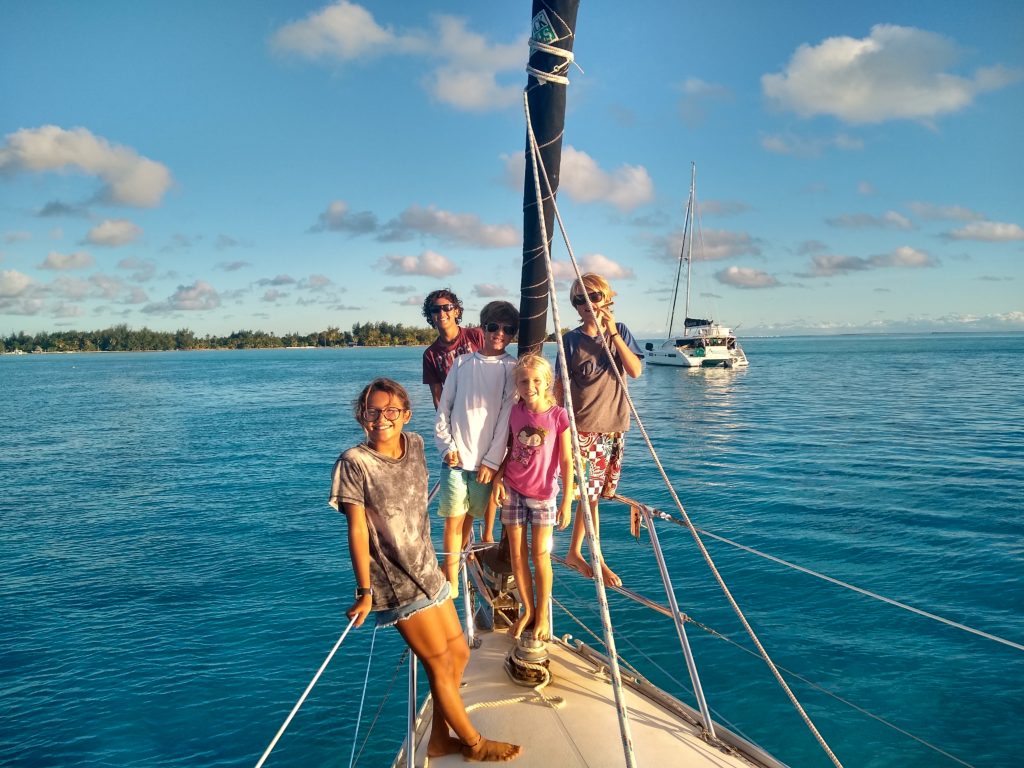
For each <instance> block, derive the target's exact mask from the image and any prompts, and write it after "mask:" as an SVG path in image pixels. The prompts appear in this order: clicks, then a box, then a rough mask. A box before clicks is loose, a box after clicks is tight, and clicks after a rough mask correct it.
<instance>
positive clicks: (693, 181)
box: [683, 163, 697, 335]
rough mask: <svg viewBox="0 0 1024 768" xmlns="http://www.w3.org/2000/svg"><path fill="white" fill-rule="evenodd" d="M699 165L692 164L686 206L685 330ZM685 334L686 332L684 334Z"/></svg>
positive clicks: (688, 303) (688, 315) (688, 312)
mask: <svg viewBox="0 0 1024 768" xmlns="http://www.w3.org/2000/svg"><path fill="white" fill-rule="evenodd" d="M696 208H697V164H696V163H690V201H689V202H688V203H687V204H686V209H687V210H688V211H689V214H688V216H687V227H688V229H689V237H686V238H685V242H684V245H685V246H686V304H685V305H684V310H683V328H684V329H685V328H686V321H687V320H688V319H689V317H690V273H691V272H693V230H694V226H693V217H694V216H695V215H696V213H697V211H696ZM683 335H686V334H685V330H684V332H683Z"/></svg>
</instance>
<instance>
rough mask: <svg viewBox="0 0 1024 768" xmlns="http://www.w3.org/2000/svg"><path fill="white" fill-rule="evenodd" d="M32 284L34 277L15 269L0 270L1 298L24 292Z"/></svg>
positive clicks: (12, 296)
mask: <svg viewBox="0 0 1024 768" xmlns="http://www.w3.org/2000/svg"><path fill="white" fill-rule="evenodd" d="M30 285H32V278H31V277H29V276H28V275H26V274H23V273H21V272H18V271H17V270H14V269H5V270H4V271H2V272H0V298H3V299H9V298H14V297H15V296H20V295H21V294H23V293H24V292H25V291H26V290H27V289H28V287H29V286H30Z"/></svg>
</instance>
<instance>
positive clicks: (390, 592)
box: [329, 378, 521, 761]
mask: <svg viewBox="0 0 1024 768" xmlns="http://www.w3.org/2000/svg"><path fill="white" fill-rule="evenodd" d="M353 411H354V414H355V417H356V421H358V422H359V424H360V425H361V426H362V427H363V429H364V430H365V432H366V442H365V443H360V444H359V445H357V446H355V447H354V448H350V449H349V450H347V451H345V452H344V453H343V454H342V455H341V456H340V457H339V459H338V460H337V462H335V464H334V472H333V478H332V484H331V496H330V499H329V503H330V505H331V506H332V507H334V508H335V509H338V510H339V511H341V512H343V513H344V514H345V517H346V518H347V520H348V549H349V554H350V556H351V558H352V570H353V571H355V577H356V586H357V588H356V602H355V603H354V604H353V605H352V607H351V608H349V609H348V617H349V618H350V619H355V625H356V626H357V627H358V626H362V624H363V622H364V621H365V620H366V617H367V616H368V615H369V613H370V612H371V611H374V612H376V614H377V615H376V619H377V625H378V626H390V625H394V626H395V627H396V628H397V629H398V632H399V634H401V635H402V638H403V639H404V640H405V642H406V643H408V645H409V647H410V648H411V649H412V651H413V653H415V654H416V656H417V657H419V659H420V662H421V663H422V664H423V666H424V667H425V668H426V670H427V678H428V679H429V681H430V693H431V696H432V698H433V702H434V718H433V723H432V726H431V731H430V741H429V742H428V744H427V754H428V755H429V756H431V757H438V756H440V755H446V754H452V753H455V752H461V753H462V754H463V755H464V756H465V757H466V758H468V759H470V760H487V761H493V760H498V761H504V760H512V759H514V758H515V757H518V756H519V753H520V751H521V747H519V746H518V745H516V744H507V743H505V742H501V741H492V740H490V739H485V738H484V737H483V734H481V733H480V732H479V731H478V730H476V728H474V727H473V724H472V723H471V722H470V720H469V715H467V714H466V707H465V704H464V703H463V701H462V697H461V696H460V695H459V686H460V685H461V684H462V673H463V670H464V669H465V668H466V662H467V661H468V660H469V646H467V645H466V638H465V637H464V636H463V634H462V627H461V626H460V624H459V616H458V614H457V613H456V612H455V605H454V604H453V603H452V601H451V598H450V597H449V587H448V582H447V581H446V580H445V578H444V574H443V573H442V572H441V569H440V568H439V567H438V564H437V555H436V553H435V552H434V546H433V544H432V543H431V541H430V518H429V517H428V516H427V464H426V460H425V459H424V457H423V438H421V437H420V436H419V435H417V434H415V433H412V432H406V433H403V432H402V429H403V428H404V427H405V425H406V424H408V423H409V419H410V418H411V417H412V410H411V409H410V408H409V394H408V393H407V392H406V391H405V388H404V387H402V385H401V384H399V383H397V382H395V381H392V380H391V379H385V378H380V379H374V380H373V381H372V382H370V383H369V384H368V385H366V387H365V388H364V389H363V391H362V393H361V394H360V395H359V397H358V398H357V399H356V401H355V403H353ZM449 727H450V728H451V729H452V730H454V731H455V734H456V736H457V738H452V736H451V734H450V732H449V730H448V729H449Z"/></svg>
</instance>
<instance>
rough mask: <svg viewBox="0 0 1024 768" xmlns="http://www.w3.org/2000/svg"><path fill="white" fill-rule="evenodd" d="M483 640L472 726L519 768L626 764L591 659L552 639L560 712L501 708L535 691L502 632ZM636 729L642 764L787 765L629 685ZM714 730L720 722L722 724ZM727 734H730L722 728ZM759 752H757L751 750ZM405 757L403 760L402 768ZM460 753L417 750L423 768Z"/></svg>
mask: <svg viewBox="0 0 1024 768" xmlns="http://www.w3.org/2000/svg"><path fill="white" fill-rule="evenodd" d="M480 637H481V639H482V641H483V642H482V645H481V646H480V647H479V648H476V649H474V650H473V653H472V658H471V659H470V663H469V667H468V668H467V670H466V675H465V685H464V687H463V689H462V697H463V699H464V700H465V702H466V707H467V709H468V710H469V712H470V718H471V719H472V720H473V723H474V725H476V727H477V728H479V729H480V731H481V732H482V733H483V734H485V735H486V736H488V737H489V738H494V739H500V740H502V741H511V742H515V743H518V744H522V745H523V754H522V756H521V757H520V758H518V759H517V760H515V761H514V763H513V764H514V765H515V766H518V767H519V768H531V767H532V766H542V767H543V768H552V766H558V767H559V768H563V767H568V766H592V767H593V768H598V767H599V766H622V765H624V764H625V757H624V755H623V750H622V742H621V739H620V732H619V722H618V716H617V715H616V710H615V697H614V693H613V691H612V686H611V683H610V678H609V676H608V675H607V674H605V673H604V672H602V671H599V670H597V669H596V668H595V665H594V664H592V663H591V662H590V661H589V660H587V659H585V658H584V657H582V656H581V655H579V654H578V653H576V652H575V650H573V649H570V648H567V647H566V646H564V645H563V644H561V643H558V642H554V643H549V644H548V652H549V654H550V658H551V666H550V670H551V674H552V677H553V680H552V682H551V684H550V685H548V686H547V687H546V688H545V689H544V693H545V695H546V696H548V697H549V698H554V697H561V698H562V699H564V700H565V704H564V705H562V706H560V707H559V708H557V709H555V708H552V707H551V706H550V705H549V704H547V703H545V702H544V701H541V700H540V699H535V700H532V701H528V702H517V703H510V704H503V705H498V706H488V704H489V703H490V702H497V701H500V700H502V699H510V698H514V697H517V696H532V695H533V691H532V690H531V689H530V688H525V687H522V686H518V685H514V684H513V683H512V682H511V681H510V680H509V678H508V676H507V675H506V674H505V670H504V662H505V656H506V655H507V654H508V651H509V648H510V647H511V640H510V639H509V638H508V635H507V634H506V633H505V632H504V631H495V632H490V633H484V634H482V635H480ZM625 696H626V706H627V707H628V708H629V719H630V725H631V728H632V737H633V750H634V754H635V755H636V763H637V765H638V766H658V767H659V768H660V766H666V765H671V766H678V767H679V768H686V767H687V766H700V767H701V768H708V767H709V766H715V767H721V768H726V767H727V766H751V765H757V766H774V767H778V766H780V765H781V764H780V763H777V762H775V761H773V760H772V759H771V758H769V757H767V756H766V755H763V754H761V755H759V756H758V757H757V758H754V757H751V758H750V759H744V758H743V757H741V756H740V755H738V754H735V753H734V754H729V753H727V752H726V751H723V750H722V749H719V748H717V747H714V746H712V745H710V744H708V743H707V742H706V741H704V740H703V739H702V738H701V737H700V733H699V729H698V728H697V727H695V726H693V725H692V724H690V723H688V722H686V721H685V720H684V719H683V718H682V717H680V716H679V715H677V714H676V713H674V712H672V711H670V710H668V709H666V708H664V707H662V706H660V705H659V704H657V703H655V702H654V701H652V700H651V699H649V698H648V697H647V696H645V695H643V694H641V693H639V692H638V691H635V690H632V689H630V688H629V687H625ZM429 722H430V705H429V702H428V703H427V705H426V706H425V707H424V710H423V717H422V720H421V722H420V723H419V727H418V734H419V735H420V736H425V734H427V733H428V732H429ZM716 730H719V727H718V726H716ZM718 735H719V736H720V737H722V736H723V735H724V734H723V733H721V732H719V734H718ZM752 751H753V752H754V753H756V750H752ZM404 759H405V758H404V755H401V756H400V757H399V760H400V761H401V762H398V763H396V765H399V766H403V765H404V764H405V763H404ZM465 764H466V763H465V762H464V761H463V759H462V756H461V755H446V756H444V757H441V758H431V759H429V760H426V738H421V739H420V743H419V746H418V749H417V751H416V765H417V766H433V767H434V768H441V767H443V766H464V765H465Z"/></svg>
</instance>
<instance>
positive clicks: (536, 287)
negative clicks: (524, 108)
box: [519, 0, 580, 355]
mask: <svg viewBox="0 0 1024 768" xmlns="http://www.w3.org/2000/svg"><path fill="white" fill-rule="evenodd" d="M579 5H580V4H579V0H534V2H533V15H532V17H531V18H532V29H531V34H530V39H531V42H536V43H540V44H542V46H541V47H535V46H533V45H531V50H530V63H529V68H528V70H527V71H529V72H530V76H529V79H528V81H527V84H526V98H527V103H528V104H529V107H530V121H531V124H532V127H533V133H534V136H535V137H536V139H537V146H538V147H540V155H541V157H542V158H543V162H544V168H545V170H546V171H547V175H548V179H549V181H550V184H551V192H550V194H549V193H548V189H547V184H546V183H545V182H544V181H543V179H542V180H541V185H540V186H541V192H542V194H543V195H544V200H543V209H544V230H546V234H547V244H548V246H549V247H550V245H551V237H552V235H553V233H554V226H555V211H554V196H555V194H556V193H557V192H558V179H559V173H560V170H561V164H562V133H563V130H564V127H565V91H566V86H567V83H568V81H567V79H566V78H565V71H566V69H567V60H566V58H565V57H563V56H558V55H557V54H552V53H548V52H546V51H545V50H543V47H548V46H550V47H554V48H560V49H562V50H564V51H572V45H573V40H574V39H575V30H576V14H577V12H578V11H579ZM535 73H536V74H535ZM547 75H550V76H551V77H550V79H549V78H548V76H547ZM531 154H532V152H531V149H530V136H529V133H527V136H526V179H525V182H524V186H523V272H522V282H521V285H520V289H521V293H520V297H521V298H520V305H519V313H520V321H519V354H521V355H522V354H524V353H525V352H540V349H541V345H542V344H543V343H544V339H545V337H546V336H547V313H548V283H547V265H546V264H545V262H544V239H545V232H544V231H543V230H542V229H541V226H540V221H539V220H538V217H537V199H536V192H535V187H534V174H533V161H532V159H531Z"/></svg>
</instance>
